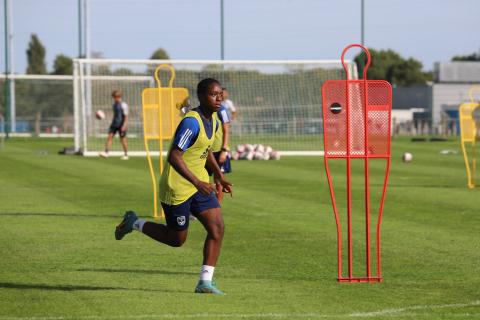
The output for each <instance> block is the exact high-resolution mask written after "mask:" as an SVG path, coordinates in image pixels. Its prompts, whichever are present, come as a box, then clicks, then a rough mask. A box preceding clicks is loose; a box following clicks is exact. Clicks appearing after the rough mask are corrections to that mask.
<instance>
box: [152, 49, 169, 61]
mask: <svg viewBox="0 0 480 320" xmlns="http://www.w3.org/2000/svg"><path fill="white" fill-rule="evenodd" d="M150 59H152V60H168V59H170V57H169V55H168V53H167V51H166V50H165V49H163V48H158V49H157V50H155V51H154V52H153V53H152V55H151V57H150Z"/></svg>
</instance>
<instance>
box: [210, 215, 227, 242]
mask: <svg viewBox="0 0 480 320" xmlns="http://www.w3.org/2000/svg"><path fill="white" fill-rule="evenodd" d="M224 233H225V224H224V223H223V220H218V221H216V222H215V223H214V225H213V226H212V228H211V232H210V237H211V238H213V239H215V240H219V241H221V240H222V239H223V234H224Z"/></svg>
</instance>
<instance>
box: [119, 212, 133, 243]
mask: <svg viewBox="0 0 480 320" xmlns="http://www.w3.org/2000/svg"><path fill="white" fill-rule="evenodd" d="M137 219H138V218H137V215H136V214H135V212H133V211H127V212H125V215H124V216H123V220H122V222H120V224H119V225H118V226H117V227H116V228H115V239H117V240H122V239H123V237H125V235H127V234H128V233H130V232H132V230H133V223H134V222H135V221H137Z"/></svg>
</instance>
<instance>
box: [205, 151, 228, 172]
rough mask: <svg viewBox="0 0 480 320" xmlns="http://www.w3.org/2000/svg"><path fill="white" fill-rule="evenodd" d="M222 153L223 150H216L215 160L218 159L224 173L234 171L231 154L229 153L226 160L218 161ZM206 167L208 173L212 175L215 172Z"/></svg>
mask: <svg viewBox="0 0 480 320" xmlns="http://www.w3.org/2000/svg"><path fill="white" fill-rule="evenodd" d="M220 153H221V152H214V153H213V156H214V157H215V160H217V164H218V166H219V167H220V170H222V172H223V173H230V172H232V165H231V163H230V154H228V155H227V158H226V159H225V162H224V163H222V164H220V162H218V159H219V158H220ZM206 169H207V172H208V175H210V176H211V175H212V174H213V172H212V171H210V169H209V168H206Z"/></svg>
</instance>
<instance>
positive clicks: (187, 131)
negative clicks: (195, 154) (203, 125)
mask: <svg viewBox="0 0 480 320" xmlns="http://www.w3.org/2000/svg"><path fill="white" fill-rule="evenodd" d="M199 132H200V126H199V124H198V122H197V120H196V119H194V118H184V119H183V120H182V121H181V122H180V124H179V125H178V128H177V131H176V132H175V136H174V138H173V142H172V146H171V147H170V152H169V156H168V162H169V163H170V165H171V166H172V167H173V168H174V169H175V170H176V171H177V172H178V173H179V174H180V175H181V176H182V177H184V178H185V179H187V180H188V181H189V182H190V183H191V184H193V185H194V186H195V188H197V190H198V191H199V192H201V193H203V194H210V193H212V192H213V191H214V190H215V186H214V185H213V184H210V183H206V182H203V181H201V180H200V179H198V178H197V177H196V176H195V175H194V174H193V173H192V172H191V171H190V169H188V167H187V165H186V163H185V161H183V157H182V155H183V153H184V152H185V151H186V150H187V149H188V148H189V147H190V146H191V145H193V144H194V143H195V141H196V139H197V137H198V133H199Z"/></svg>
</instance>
